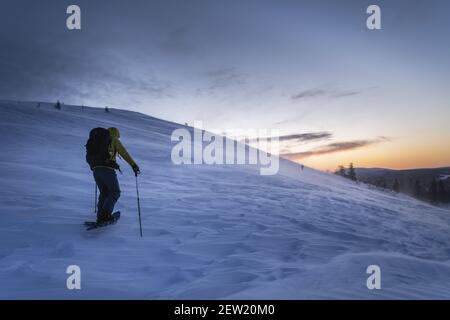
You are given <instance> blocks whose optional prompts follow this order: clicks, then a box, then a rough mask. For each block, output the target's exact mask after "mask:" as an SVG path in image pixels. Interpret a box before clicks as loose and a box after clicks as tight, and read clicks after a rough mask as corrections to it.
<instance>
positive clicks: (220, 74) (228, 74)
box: [204, 68, 248, 91]
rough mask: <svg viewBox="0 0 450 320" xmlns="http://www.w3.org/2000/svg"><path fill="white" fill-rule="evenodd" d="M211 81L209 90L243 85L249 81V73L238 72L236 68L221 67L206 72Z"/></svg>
mask: <svg viewBox="0 0 450 320" xmlns="http://www.w3.org/2000/svg"><path fill="white" fill-rule="evenodd" d="M204 74H205V76H206V77H207V78H208V81H209V87H208V89H209V90H212V91H213V90H216V89H220V88H225V87H230V86H236V85H243V84H245V83H246V82H247V77H248V74H246V73H242V72H238V71H236V69H235V68H221V69H215V70H210V71H207V72H205V73H204Z"/></svg>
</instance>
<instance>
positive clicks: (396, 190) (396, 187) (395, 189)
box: [392, 179, 400, 192]
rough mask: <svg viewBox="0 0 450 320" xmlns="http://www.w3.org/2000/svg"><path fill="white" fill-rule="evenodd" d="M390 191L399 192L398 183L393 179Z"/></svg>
mask: <svg viewBox="0 0 450 320" xmlns="http://www.w3.org/2000/svg"><path fill="white" fill-rule="evenodd" d="M392 190H394V191H395V192H399V191H400V183H399V182H398V179H395V181H394V185H393V186H392Z"/></svg>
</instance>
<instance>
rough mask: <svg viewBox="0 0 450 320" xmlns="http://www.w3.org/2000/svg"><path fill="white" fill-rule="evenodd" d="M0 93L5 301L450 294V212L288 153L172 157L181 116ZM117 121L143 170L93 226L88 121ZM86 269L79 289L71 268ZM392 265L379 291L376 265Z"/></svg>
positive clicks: (1, 294) (126, 181) (0, 248)
mask: <svg viewBox="0 0 450 320" xmlns="http://www.w3.org/2000/svg"><path fill="white" fill-rule="evenodd" d="M36 105H37V104H36V103H24V102H22V103H18V102H0V124H1V125H0V135H1V137H2V151H1V153H0V168H1V169H0V170H1V175H0V194H1V196H0V298H25V299H34V298H39V299H43V298H44V299H45V298H62V299H78V298H87V299H107V298H125V299H136V298H137V299H167V298H168V299H177V298H191V299H197V298H211V299H225V298H233V299H244V298H245V299H253V298H254V299H260V298H264V299H266V298H274V299H281V298H284V299H297V298H307V299H309V298H325V299H329V298H331V299H335V298H354V299H380V298H388V299H398V298H407V299H423V298H447V299H448V298H450V289H449V288H450V258H449V257H450V246H449V244H450V211H449V210H444V209H440V208H436V207H432V206H429V205H427V204H425V203H422V202H418V201H416V200H414V199H412V198H409V197H406V196H403V195H397V194H394V193H389V192H382V191H379V190H375V189H373V188H370V187H369V186H366V185H364V184H356V183H353V182H351V181H348V180H345V179H342V178H340V177H336V176H334V175H330V174H326V173H322V172H318V171H315V170H312V169H309V168H305V169H304V170H303V171H302V170H301V169H300V166H299V165H297V164H295V163H292V162H289V161H285V160H282V161H280V172H279V174H278V175H275V176H261V175H260V174H259V170H258V168H257V167H256V166H237V165H221V166H206V165H185V166H175V165H173V164H172V162H171V160H170V152H171V146H172V144H171V141H170V135H171V133H172V131H173V130H174V129H176V128H179V127H182V126H181V125H177V124H174V123H170V122H166V121H163V120H158V119H155V118H151V117H148V116H145V115H142V114H139V113H134V112H129V111H122V110H114V109H111V110H110V111H111V112H110V113H105V112H104V111H103V109H94V108H87V107H85V108H84V110H83V111H82V110H81V107H76V106H63V108H62V110H56V109H54V108H53V106H52V105H51V104H44V103H41V104H40V107H39V108H38V107H36ZM96 126H104V127H109V126H116V127H118V128H119V129H120V130H121V137H122V138H121V139H122V142H123V143H124V145H125V146H126V147H127V148H128V150H129V151H130V153H131V154H132V155H133V157H134V158H135V160H136V161H137V162H138V164H139V166H140V167H141V170H142V175H141V176H140V178H139V183H140V193H141V206H142V223H143V232H144V237H143V238H140V237H139V224H138V218H137V205H136V193H135V192H136V190H135V185H134V183H135V181H134V176H133V174H132V171H131V168H129V167H128V165H127V164H126V163H124V162H123V161H121V165H122V169H123V175H120V174H119V179H120V182H121V187H122V196H121V198H120V200H119V203H118V206H117V208H118V209H120V210H121V211H122V217H121V220H120V221H119V223H118V224H117V225H115V226H112V227H109V228H105V229H101V230H96V231H89V232H87V231H85V229H84V226H83V225H82V223H83V221H84V220H91V219H93V218H94V213H93V210H94V208H93V205H94V198H93V196H94V183H93V179H92V176H91V172H90V170H89V168H88V166H87V164H86V163H85V160H84V157H85V149H84V144H85V142H86V139H87V136H88V133H89V130H90V129H91V128H93V127H96ZM69 265H78V266H79V267H80V268H81V274H82V277H81V290H68V289H67V287H66V279H67V277H68V275H67V274H66V268H67V267H68V266H69ZM369 265H378V266H379V267H380V268H381V274H382V277H381V286H382V287H381V289H380V290H369V289H368V288H367V286H366V280H367V277H368V276H369V275H368V274H366V269H367V267H368V266H369Z"/></svg>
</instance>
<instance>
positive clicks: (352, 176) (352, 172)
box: [347, 163, 357, 181]
mask: <svg viewBox="0 0 450 320" xmlns="http://www.w3.org/2000/svg"><path fill="white" fill-rule="evenodd" d="M347 176H348V178H349V179H350V180H353V181H356V180H357V179H356V172H355V168H354V167H353V163H350V166H349V167H348V174H347Z"/></svg>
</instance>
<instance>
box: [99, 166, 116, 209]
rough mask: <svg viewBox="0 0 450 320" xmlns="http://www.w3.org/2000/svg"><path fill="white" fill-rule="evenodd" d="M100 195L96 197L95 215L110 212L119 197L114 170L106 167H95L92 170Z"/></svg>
mask: <svg viewBox="0 0 450 320" xmlns="http://www.w3.org/2000/svg"><path fill="white" fill-rule="evenodd" d="M93 172H94V179H95V182H96V183H97V186H98V189H99V190H100V195H99V197H98V205H97V216H99V215H100V214H105V213H112V212H113V210H114V205H115V204H116V202H117V200H119V197H120V187H119V181H118V180H117V175H116V170H114V169H112V168H107V167H96V168H94V170H93Z"/></svg>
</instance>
